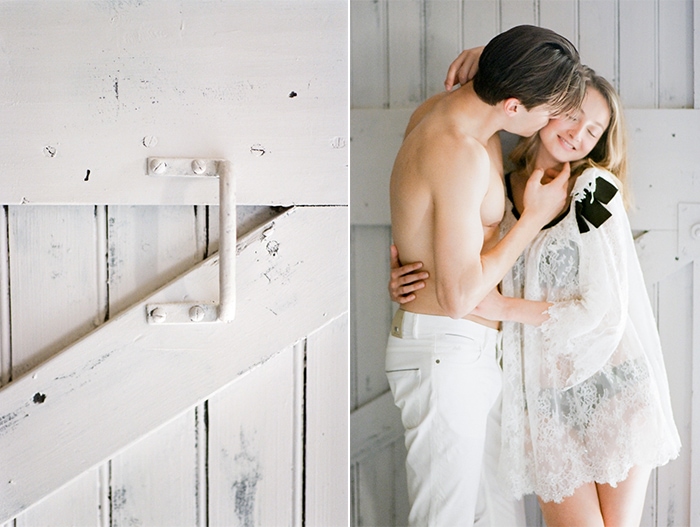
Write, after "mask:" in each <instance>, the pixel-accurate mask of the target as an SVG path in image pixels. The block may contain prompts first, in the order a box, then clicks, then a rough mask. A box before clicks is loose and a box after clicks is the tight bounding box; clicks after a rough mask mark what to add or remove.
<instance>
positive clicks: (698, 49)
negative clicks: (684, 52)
mask: <svg viewBox="0 0 700 527" xmlns="http://www.w3.org/2000/svg"><path fill="white" fill-rule="evenodd" d="M699 34H700V0H693V87H694V90H693V91H694V93H693V108H700V37H699V36H698V35H699Z"/></svg>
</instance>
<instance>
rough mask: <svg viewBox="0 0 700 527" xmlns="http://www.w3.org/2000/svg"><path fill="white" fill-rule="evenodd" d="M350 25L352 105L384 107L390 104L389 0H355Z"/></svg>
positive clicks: (351, 8) (352, 3)
mask: <svg viewBox="0 0 700 527" xmlns="http://www.w3.org/2000/svg"><path fill="white" fill-rule="evenodd" d="M350 27H351V32H350V46H351V51H350V61H351V62H350V69H351V71H352V72H353V74H352V75H351V76H350V96H351V104H350V106H351V107H352V108H384V107H386V106H387V105H388V104H389V77H388V74H389V72H388V66H387V60H388V55H387V53H388V49H387V46H388V42H387V19H386V1H385V0H381V1H376V0H351V1H350ZM415 73H416V75H417V74H418V72H415Z"/></svg>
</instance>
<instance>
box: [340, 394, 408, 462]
mask: <svg viewBox="0 0 700 527" xmlns="http://www.w3.org/2000/svg"><path fill="white" fill-rule="evenodd" d="M350 428H351V429H352V431H353V434H352V438H351V441H350V456H351V458H352V461H353V463H357V462H359V461H362V460H363V459H365V458H367V457H369V456H371V455H372V454H373V453H374V452H376V451H377V450H380V449H382V448H384V447H385V446H387V445H389V444H392V443H395V442H396V441H403V432H404V428H403V425H402V424H401V412H400V411H399V409H398V408H397V407H396V405H395V404H394V397H393V395H392V394H391V392H390V391H387V392H384V393H383V394H382V395H380V396H379V397H377V398H375V399H372V400H371V401H370V402H368V403H366V404H365V405H363V406H361V407H360V408H358V409H356V410H353V412H352V414H351V415H350Z"/></svg>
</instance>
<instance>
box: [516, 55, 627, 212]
mask: <svg viewBox="0 0 700 527" xmlns="http://www.w3.org/2000/svg"><path fill="white" fill-rule="evenodd" d="M584 69H585V71H586V74H587V79H586V88H592V89H594V90H596V91H597V92H598V93H600V94H601V95H602V96H603V98H604V99H605V101H606V102H607V103H608V108H609V109H610V124H608V127H607V129H606V130H605V131H604V132H603V134H602V135H601V136H600V139H598V142H597V143H596V145H595V146H594V147H593V150H591V152H590V153H589V154H588V155H587V156H586V157H584V158H583V159H580V160H579V161H574V162H572V163H571V175H572V176H579V175H580V174H581V173H582V172H583V171H584V170H585V169H587V168H590V167H598V168H602V169H604V170H607V171H608V172H611V173H612V174H613V175H614V176H615V177H616V178H617V179H618V180H619V181H620V187H621V188H620V190H621V192H622V197H623V200H624V203H625V206H626V207H627V208H629V206H630V204H631V196H630V191H629V185H628V182H627V128H626V125H625V119H624V115H623V112H622V101H621V100H620V96H619V95H618V94H617V92H616V91H615V88H613V86H612V85H611V84H610V83H609V82H608V81H607V80H606V79H605V78H604V77H601V76H600V75H597V74H596V72H595V71H593V69H591V68H589V67H588V66H584ZM540 145H541V139H540V134H535V135H533V136H531V137H526V138H523V139H521V140H520V141H519V142H518V144H517V145H516V147H515V148H514V149H513V151H512V152H511V154H510V159H511V161H512V162H513V164H514V165H515V169H516V170H517V171H525V172H526V173H528V174H530V173H532V171H533V170H534V169H535V168H536V167H535V166H534V163H535V158H536V154H537V150H538V149H539V148H540Z"/></svg>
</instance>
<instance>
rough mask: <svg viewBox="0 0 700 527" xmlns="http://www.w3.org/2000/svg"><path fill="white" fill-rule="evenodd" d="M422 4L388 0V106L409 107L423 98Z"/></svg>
mask: <svg viewBox="0 0 700 527" xmlns="http://www.w3.org/2000/svg"><path fill="white" fill-rule="evenodd" d="M423 6H424V2H423V0H388V4H387V17H388V46H387V52H388V64H389V70H388V76H389V78H388V81H389V107H390V108H406V107H409V108H412V107H415V106H417V105H418V104H419V103H420V102H422V101H423V100H424V99H425V98H426V87H425V74H424V70H425V55H424V53H423V52H424V50H425V43H424V38H425V33H424V26H423V23H424V20H425V19H424V16H423V15H424V9H423ZM364 79H365V78H364V76H361V77H360V79H359V80H364Z"/></svg>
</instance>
